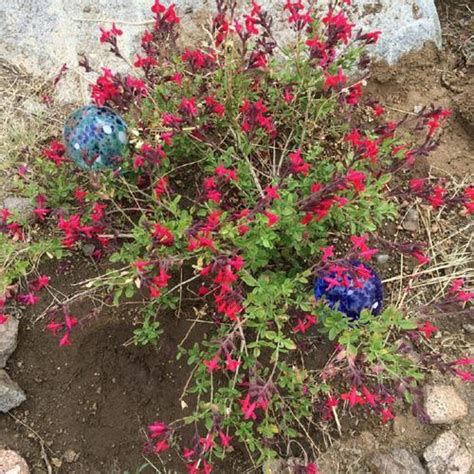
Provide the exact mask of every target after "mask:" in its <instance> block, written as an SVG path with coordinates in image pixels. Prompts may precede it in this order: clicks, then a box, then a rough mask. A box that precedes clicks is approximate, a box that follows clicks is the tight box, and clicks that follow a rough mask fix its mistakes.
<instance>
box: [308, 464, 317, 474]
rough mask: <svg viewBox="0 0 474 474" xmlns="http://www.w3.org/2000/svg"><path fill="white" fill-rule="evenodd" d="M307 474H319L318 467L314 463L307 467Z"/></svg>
mask: <svg viewBox="0 0 474 474" xmlns="http://www.w3.org/2000/svg"><path fill="white" fill-rule="evenodd" d="M306 474H319V469H318V466H317V465H316V464H314V463H311V464H308V465H307V466H306Z"/></svg>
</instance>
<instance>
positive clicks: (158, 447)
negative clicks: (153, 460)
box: [153, 439, 170, 454]
mask: <svg viewBox="0 0 474 474" xmlns="http://www.w3.org/2000/svg"><path fill="white" fill-rule="evenodd" d="M169 447H170V445H169V444H168V441H166V440H165V439H162V440H160V441H157V442H156V443H155V447H154V448H153V450H154V451H155V453H156V454H159V453H161V452H163V451H166V450H167V449H169Z"/></svg>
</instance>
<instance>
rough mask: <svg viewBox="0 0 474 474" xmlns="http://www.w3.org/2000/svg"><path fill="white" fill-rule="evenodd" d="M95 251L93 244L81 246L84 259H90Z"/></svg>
mask: <svg viewBox="0 0 474 474" xmlns="http://www.w3.org/2000/svg"><path fill="white" fill-rule="evenodd" d="M94 251H95V245H94V244H84V245H83V246H82V253H83V255H84V257H92V254H93V253H94Z"/></svg>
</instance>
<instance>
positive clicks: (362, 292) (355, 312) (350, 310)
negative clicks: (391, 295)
mask: <svg viewBox="0 0 474 474" xmlns="http://www.w3.org/2000/svg"><path fill="white" fill-rule="evenodd" d="M352 264H353V265H354V266H361V265H362V266H363V267H364V268H365V269H367V270H368V271H369V272H370V273H371V276H370V277H369V278H367V279H362V278H359V282H360V284H361V285H362V287H361V288H359V287H356V286H354V281H353V279H352V277H351V275H350V274H349V272H347V271H346V272H345V273H344V275H341V277H339V278H337V277H336V274H335V273H328V274H327V275H322V276H320V277H319V278H316V280H315V282H314V296H315V297H316V299H317V300H319V299H321V298H323V297H324V298H325V299H326V301H327V303H328V305H329V307H330V308H337V309H338V311H340V312H341V313H344V314H345V315H346V316H348V317H349V318H350V319H351V320H352V321H354V320H356V319H359V317H360V313H361V312H362V310H364V309H368V310H370V311H371V312H372V314H373V315H375V316H377V315H378V314H380V312H381V310H382V306H383V286H382V282H381V280H380V278H379V276H378V275H377V273H376V272H375V270H373V269H372V268H370V267H369V266H368V265H365V264H364V263H361V262H357V261H354V262H352ZM344 276H345V278H346V282H347V284H348V286H343V285H339V286H332V285H331V283H330V282H329V281H327V280H325V278H328V279H336V280H338V281H340V282H342V280H343V278H344Z"/></svg>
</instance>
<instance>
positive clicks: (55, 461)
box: [51, 458, 63, 469]
mask: <svg viewBox="0 0 474 474" xmlns="http://www.w3.org/2000/svg"><path fill="white" fill-rule="evenodd" d="M51 464H52V465H53V466H54V467H57V468H58V469H59V468H60V467H61V466H62V465H63V462H62V461H61V459H59V458H51Z"/></svg>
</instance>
